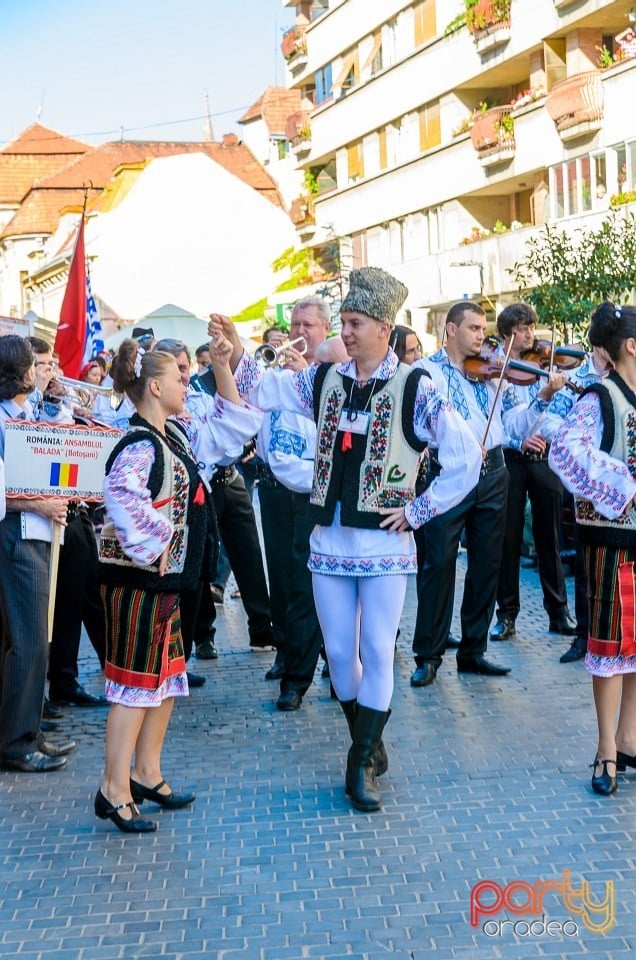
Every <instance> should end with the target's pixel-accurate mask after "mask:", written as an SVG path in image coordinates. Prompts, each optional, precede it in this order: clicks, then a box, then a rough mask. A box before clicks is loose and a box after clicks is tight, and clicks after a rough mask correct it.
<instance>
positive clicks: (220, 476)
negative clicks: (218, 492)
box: [210, 463, 238, 487]
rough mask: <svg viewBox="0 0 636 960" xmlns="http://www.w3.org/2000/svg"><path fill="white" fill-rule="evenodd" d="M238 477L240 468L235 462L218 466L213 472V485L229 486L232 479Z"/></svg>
mask: <svg viewBox="0 0 636 960" xmlns="http://www.w3.org/2000/svg"><path fill="white" fill-rule="evenodd" d="M237 477H238V470H237V469H236V467H235V466H234V464H233V463H231V464H230V465H229V467H217V468H216V470H215V471H214V473H213V474H212V479H211V481H210V482H211V484H212V486H213V487H227V485H228V484H229V483H232V480H236V478H237Z"/></svg>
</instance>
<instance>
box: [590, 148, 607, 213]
mask: <svg viewBox="0 0 636 960" xmlns="http://www.w3.org/2000/svg"><path fill="white" fill-rule="evenodd" d="M592 170H593V172H594V196H595V197H596V199H597V201H599V202H601V203H602V201H604V200H605V197H606V196H607V160H606V159H605V154H604V153H599V154H597V155H596V156H595V157H593V158H592Z"/></svg>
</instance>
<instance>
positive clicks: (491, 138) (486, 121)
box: [470, 105, 515, 167]
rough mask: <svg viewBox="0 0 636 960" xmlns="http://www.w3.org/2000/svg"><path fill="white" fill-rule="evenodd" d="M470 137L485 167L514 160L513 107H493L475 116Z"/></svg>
mask: <svg viewBox="0 0 636 960" xmlns="http://www.w3.org/2000/svg"><path fill="white" fill-rule="evenodd" d="M470 139H471V142H472V145H473V147H474V148H475V150H476V151H477V156H478V157H479V162H480V163H481V165H482V166H483V167H491V166H494V165H495V164H496V163H505V162H506V161H508V160H512V158H513V157H514V154H515V134H514V120H513V118H512V107H511V106H510V105H508V106H505V107H491V108H490V110H486V111H485V112H484V113H480V114H478V115H477V117H476V118H475V122H474V123H473V126H472V128H471V131H470Z"/></svg>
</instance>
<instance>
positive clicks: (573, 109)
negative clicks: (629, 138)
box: [545, 70, 603, 141]
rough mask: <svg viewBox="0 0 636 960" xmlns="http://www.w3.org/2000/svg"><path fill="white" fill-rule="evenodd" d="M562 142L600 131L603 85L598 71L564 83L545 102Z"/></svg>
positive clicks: (563, 81) (579, 75)
mask: <svg viewBox="0 0 636 960" xmlns="http://www.w3.org/2000/svg"><path fill="white" fill-rule="evenodd" d="M545 105H546V108H547V110H548V113H549V114H550V116H551V117H552V119H553V120H554V125H555V126H556V128H557V131H558V133H559V136H560V137H561V139H562V140H564V141H568V140H575V139H577V138H578V137H584V136H588V135H590V134H592V133H596V131H597V130H600V128H601V125H602V123H603V84H602V82H601V75H600V73H599V72H598V70H594V71H590V72H588V73H577V74H575V75H574V76H573V77H568V78H567V80H561V81H560V82H559V83H555V85H554V86H553V87H552V89H551V90H550V93H549V94H548V97H547V100H546V104H545Z"/></svg>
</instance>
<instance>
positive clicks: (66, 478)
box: [49, 463, 78, 487]
mask: <svg viewBox="0 0 636 960" xmlns="http://www.w3.org/2000/svg"><path fill="white" fill-rule="evenodd" d="M77 473H78V464H76V463H52V464H51V478H50V480H49V484H50V486H52V487H76V486H77Z"/></svg>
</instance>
